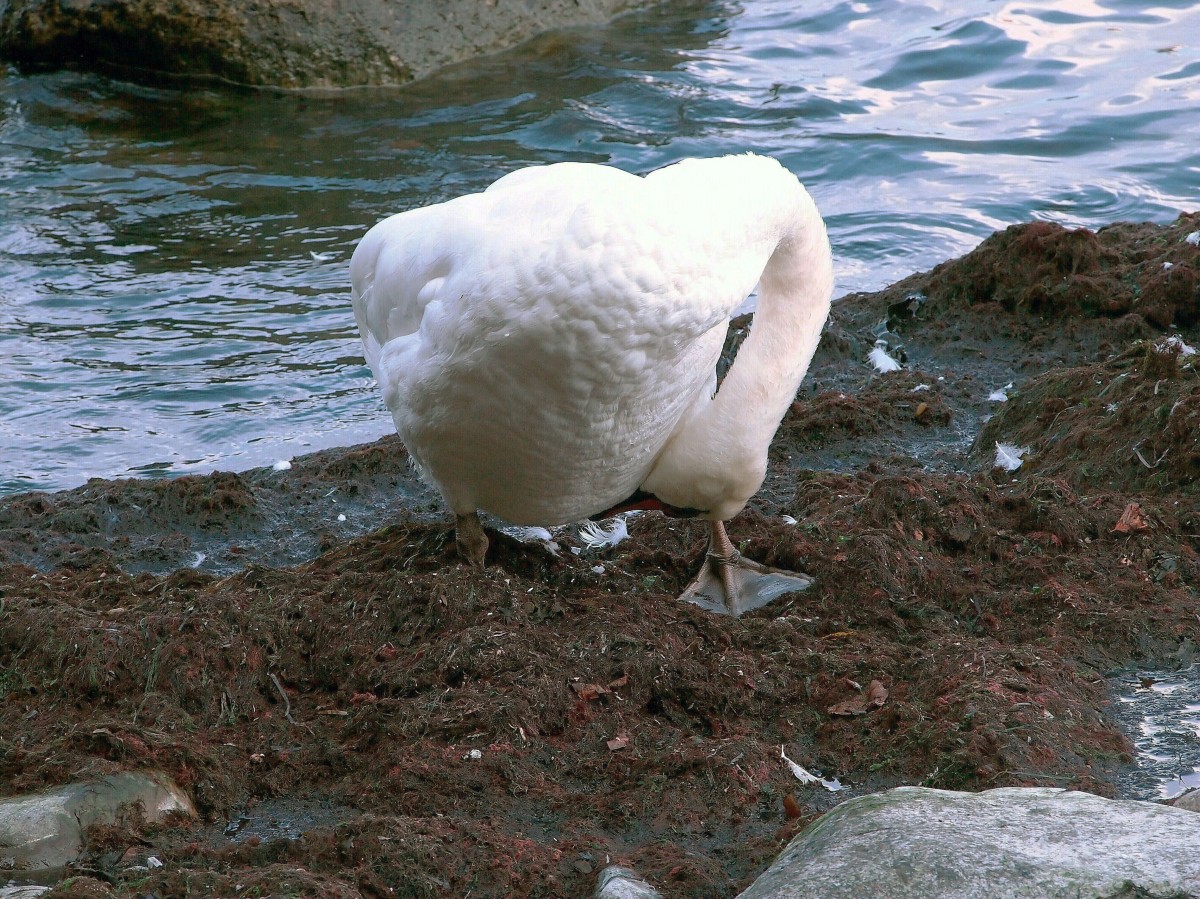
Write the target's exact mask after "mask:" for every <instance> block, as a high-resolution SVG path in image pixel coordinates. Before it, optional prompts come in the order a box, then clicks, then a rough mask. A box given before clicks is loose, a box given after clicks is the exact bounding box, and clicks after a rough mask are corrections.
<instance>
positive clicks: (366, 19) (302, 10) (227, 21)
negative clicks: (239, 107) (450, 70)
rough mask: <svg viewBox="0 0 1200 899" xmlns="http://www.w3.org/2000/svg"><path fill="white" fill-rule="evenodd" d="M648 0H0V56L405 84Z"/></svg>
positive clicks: (278, 78)
mask: <svg viewBox="0 0 1200 899" xmlns="http://www.w3.org/2000/svg"><path fill="white" fill-rule="evenodd" d="M639 2H640V3H641V4H642V5H644V4H645V2H646V0H490V2H489V0H340V2H337V3H330V2H329V0H7V2H5V0H0V58H7V59H9V60H12V61H14V62H16V63H18V64H20V65H23V66H29V67H37V68H63V67H76V68H85V69H96V70H102V71H115V72H117V73H119V74H123V75H124V76H126V77H132V78H135V79H137V78H139V77H141V78H143V79H145V78H154V79H159V78H161V77H162V76H163V75H169V76H182V77H188V78H199V79H212V80H217V81H227V82H232V83H236V84H249V85H261V86H274V87H283V88H339V87H352V86H360V85H385V84H403V83H405V82H407V81H411V80H413V79H414V78H421V77H424V76H426V75H428V74H430V73H431V72H433V71H434V70H436V69H438V68H441V67H442V66H445V65H448V64H450V63H454V62H459V61H462V60H465V59H470V58H472V57H476V56H480V55H482V54H486V53H493V52H496V51H498V50H503V49H505V48H508V47H513V46H515V45H517V44H519V43H521V42H522V41H525V40H528V39H529V38H531V37H533V36H534V35H536V34H538V33H540V32H543V31H548V30H550V29H552V28H562V27H566V26H571V25H583V24H589V23H600V22H604V21H607V20H608V19H610V18H612V17H613V16H614V15H616V14H617V13H619V12H622V11H624V10H626V9H629V8H631V7H633V6H635V5H639Z"/></svg>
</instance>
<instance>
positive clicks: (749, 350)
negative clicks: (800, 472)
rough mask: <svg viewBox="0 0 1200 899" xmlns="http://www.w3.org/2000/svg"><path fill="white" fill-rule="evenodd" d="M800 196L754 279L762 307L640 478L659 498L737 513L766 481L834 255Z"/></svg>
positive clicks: (820, 321) (816, 334)
mask: <svg viewBox="0 0 1200 899" xmlns="http://www.w3.org/2000/svg"><path fill="white" fill-rule="evenodd" d="M800 193H801V195H802V196H801V197H800V198H799V199H798V200H797V201H796V202H795V204H794V205H792V207H791V209H790V210H789V213H788V215H787V216H785V217H784V220H783V222H782V223H781V224H782V227H781V229H780V231H781V234H780V237H779V240H778V243H777V244H776V245H775V248H774V250H773V252H772V253H771V256H770V259H769V260H768V262H767V265H766V267H765V268H764V269H763V273H762V276H761V278H760V280H759V297H758V308H757V310H756V312H755V314H754V321H753V324H752V325H751V328H750V335H749V336H748V337H747V338H746V341H745V343H743V344H742V346H741V348H740V350H739V351H738V355H737V358H736V359H735V360H734V364H733V366H732V367H731V368H730V370H729V373H728V375H727V376H726V377H725V380H724V382H723V383H722V384H721V387H720V390H719V391H718V392H717V394H716V396H715V397H713V398H711V399H709V398H708V397H703V398H701V399H700V400H699V401H698V402H697V404H696V406H695V407H694V409H693V411H692V414H691V415H690V416H689V417H688V418H687V420H686V421H685V422H683V423H682V425H681V427H680V429H679V430H678V431H677V432H676V433H675V434H674V435H673V437H672V439H671V441H670V443H668V445H667V447H666V448H665V449H664V452H663V453H662V455H661V456H660V457H659V459H658V461H657V463H656V465H655V468H654V470H653V471H652V472H651V474H650V477H649V478H647V480H646V482H645V484H644V488H645V489H646V490H648V491H649V492H651V493H653V494H655V495H656V496H658V497H659V498H660V499H662V500H663V501H664V502H667V503H670V504H671V505H674V506H679V507H682V508H692V509H700V510H703V511H704V512H705V513H706V514H705V517H706V518H711V519H715V520H725V519H727V518H731V517H733V516H734V515H736V514H737V513H738V512H739V511H741V509H742V507H743V506H745V504H746V502H747V500H749V498H750V497H751V496H753V495H754V493H756V492H757V491H758V488H759V487H761V486H762V481H763V478H764V476H765V474H766V464H767V450H768V448H769V446H770V443H771V439H772V438H773V437H774V435H775V431H776V430H777V429H778V427H779V422H780V421H781V420H782V418H783V416H784V414H785V413H786V412H787V410H788V408H789V406H790V405H791V403H792V401H793V399H794V398H795V396H796V391H797V390H798V389H799V387H800V382H801V381H802V380H803V378H804V374H805V372H806V371H807V370H808V366H809V363H810V362H811V361H812V357H813V353H814V352H815V351H816V348H817V343H818V341H819V340H820V338H821V328H822V326H823V325H824V323H825V319H826V318H827V317H828V315H829V306H830V300H831V298H832V294H833V259H832V254H831V251H830V247H829V238H828V237H827V235H826V233H825V225H824V222H823V221H822V220H821V217H820V215H819V214H818V212H817V209H816V206H815V204H814V203H813V201H812V199H811V198H810V197H809V196H808V194H807V193H806V192H804V191H803V190H802V189H801V191H800Z"/></svg>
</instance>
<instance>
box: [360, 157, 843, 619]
mask: <svg viewBox="0 0 1200 899" xmlns="http://www.w3.org/2000/svg"><path fill="white" fill-rule="evenodd" d="M350 271H351V278H352V281H353V303H354V314H355V318H356V319H357V321H358V326H359V330H360V331H361V333H362V339H363V345H364V347H365V349H366V358H367V362H368V364H369V365H370V366H371V370H372V371H373V372H374V373H375V377H376V379H377V380H378V382H379V385H380V387H381V388H382V390H383V398H384V402H385V403H386V405H387V407H388V409H390V410H391V413H392V417H393V419H394V421H395V424H396V430H397V432H399V434H400V437H401V439H402V440H403V441H404V445H405V446H406V447H407V448H408V450H409V453H410V454H411V455H412V458H413V461H414V462H415V464H416V465H417V467H418V469H419V470H420V472H421V473H422V474H423V475H424V476H425V477H426V478H427V479H428V480H429V481H431V482H432V483H433V484H434V485H435V486H436V487H437V488H438V489H439V490H440V491H441V493H442V495H443V496H444V497H445V499H446V502H447V504H448V505H449V506H450V508H451V509H452V510H453V511H454V512H455V514H456V515H457V516H458V519H457V542H458V548H459V552H460V554H462V555H463V556H464V557H465V558H467V559H468V560H469V561H471V562H473V563H474V564H477V565H482V564H483V558H484V554H485V552H486V551H487V547H488V540H487V537H486V535H485V534H484V532H483V528H482V526H481V525H480V523H479V519H478V516H477V510H479V509H482V510H486V511H488V512H491V513H493V514H495V515H498V516H499V517H501V518H504V519H507V520H508V521H510V522H512V523H513V524H524V525H554V524H564V523H567V522H572V521H578V520H580V519H583V518H587V517H589V516H591V517H595V516H598V515H600V514H603V513H605V512H611V511H613V510H616V509H625V508H637V507H641V508H660V509H663V510H664V511H666V512H667V513H668V514H679V515H698V516H699V517H701V518H705V519H708V520H709V521H710V522H711V525H710V529H711V530H710V538H711V540H710V548H709V563H708V564H706V565H704V566H702V572H701V574H700V575H699V576H698V577H697V579H696V580H695V581H693V583H692V584H691V585H690V586H689V588H688V590H687V591H686V592H685V595H684V596H685V598H688V599H690V600H692V601H696V602H699V603H700V604H701V605H705V606H707V607H710V608H713V609H714V610H716V611H724V612H728V613H732V614H740V613H741V612H742V611H744V610H745V609H746V608H753V607H757V606H759V605H762V604H763V603H764V602H766V601H769V600H770V599H772V598H774V597H775V596H778V595H780V594H781V593H785V592H790V591H791V590H796V589H802V588H803V587H804V586H807V585H808V583H809V581H808V579H807V578H805V577H803V576H801V575H792V574H790V573H787V572H776V571H774V570H772V569H766V568H764V567H763V566H761V565H756V564H755V563H752V562H749V561H747V560H745V559H743V558H742V557H741V556H740V555H738V553H737V551H736V550H735V549H734V548H733V546H732V544H731V543H730V542H729V539H728V537H727V536H726V534H725V529H724V526H723V524H722V522H723V521H725V520H726V519H728V518H731V517H732V516H734V515H736V514H737V513H738V512H739V511H740V510H741V509H742V508H743V507H744V506H745V504H746V502H747V501H748V500H749V498H750V497H751V496H752V495H753V494H754V493H755V492H756V491H757V490H758V488H759V487H760V486H761V485H762V481H763V478H764V476H765V473H766V466H767V448H768V446H769V444H770V442H771V438H772V437H773V436H774V433H775V430H776V429H777V428H778V426H779V422H780V420H781V419H782V417H783V415H784V413H785V412H786V410H787V408H788V406H789V405H790V404H791V402H792V400H793V398H794V396H795V393H796V390H797V388H798V387H799V385H800V381H801V379H802V378H803V377H804V373H805V371H806V370H807V368H808V364H809V362H810V360H811V359H812V355H813V352H814V351H815V349H816V346H817V341H818V340H819V338H820V333H821V328H822V325H823V324H824V322H825V319H826V317H827V316H828V313H829V305H830V298H831V296H832V291H833V263H832V256H831V252H830V247H829V239H828V237H827V236H826V233H825V225H824V222H823V221H822V219H821V216H820V214H819V213H818V212H817V208H816V205H815V204H814V203H813V201H812V199H811V198H810V197H809V195H808V193H807V192H806V191H805V190H804V188H803V187H802V186H801V185H800V183H799V182H798V181H797V180H796V178H795V177H794V176H793V175H791V174H790V173H789V172H788V171H787V170H786V169H784V168H783V167H782V166H781V165H780V164H779V163H778V162H776V161H775V160H773V159H769V158H765V157H761V156H754V155H749V154H748V155H741V156H726V157H722V158H719V159H691V160H685V161H683V162H679V163H676V164H674V165H671V166H668V167H666V168H664V169H661V170H659V171H656V172H653V173H651V174H649V175H647V176H645V177H644V178H642V177H637V176H635V175H630V174H627V173H625V172H622V171H619V170H617V169H614V168H609V167H607V166H601V165H590V164H581V163H560V164H556V165H548V166H538V167H532V168H526V169H521V170H519V171H516V172H513V173H511V174H509V175H506V176H504V177H503V178H501V179H499V180H498V181H496V182H495V183H494V184H492V185H491V187H489V188H488V189H487V190H485V191H484V192H483V193H478V194H470V195H468V196H463V197H459V198H457V199H454V200H450V201H449V202H446V203H440V204H438V205H435V206H429V207H426V208H423V209H415V210H412V211H410V212H403V213H400V214H398V215H394V216H392V217H391V218H388V219H386V220H384V221H383V222H380V223H379V224H378V225H376V226H375V227H374V228H372V229H371V230H370V231H369V232H368V233H367V235H366V236H365V237H364V238H363V239H362V241H361V243H360V244H359V245H358V248H357V250H356V251H355V253H354V258H353V260H352V262H351V265H350ZM756 284H758V286H759V299H758V310H757V313H756V315H755V318H754V324H753V327H752V330H751V334H750V336H749V337H748V338H747V340H746V342H745V343H744V345H743V346H742V348H741V350H740V352H739V354H738V356H737V359H736V360H735V362H734V365H733V367H732V368H731V369H730V371H729V373H728V376H727V377H726V378H725V380H724V381H723V383H722V385H721V388H720V391H719V392H717V387H716V375H715V365H716V362H717V358H718V356H719V355H720V352H721V349H722V346H723V343H724V340H725V333H726V327H727V323H728V320H729V317H730V315H731V314H732V312H733V311H734V310H735V309H736V308H737V307H738V306H739V305H740V304H741V303H742V301H743V300H744V299H745V298H746V296H747V295H748V294H749V293H750V292H751V291H752V290H753V289H754V287H755V285H756Z"/></svg>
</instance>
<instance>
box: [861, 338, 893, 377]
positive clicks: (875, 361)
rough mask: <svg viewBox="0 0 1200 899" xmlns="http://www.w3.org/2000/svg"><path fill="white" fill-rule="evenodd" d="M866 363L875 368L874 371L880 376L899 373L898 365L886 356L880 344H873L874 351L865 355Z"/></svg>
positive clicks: (886, 353) (885, 351) (882, 345)
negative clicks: (892, 372) (894, 372)
mask: <svg viewBox="0 0 1200 899" xmlns="http://www.w3.org/2000/svg"><path fill="white" fill-rule="evenodd" d="M867 361H869V362H870V363H871V364H872V365H873V366H875V371H877V372H879V373H880V374H881V375H886V374H887V373H888V372H890V371H899V370H900V368H901V365H900V363H899V362H897V361H896V360H895V359H893V358H892V357H891V356H889V355H888V351H887V350H886V349H885V348H884V344H883V343H882V342H880V343H877V344H875V349H873V350H871V352H870V353H868V354H867Z"/></svg>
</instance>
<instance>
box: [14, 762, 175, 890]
mask: <svg viewBox="0 0 1200 899" xmlns="http://www.w3.org/2000/svg"><path fill="white" fill-rule="evenodd" d="M139 804H140V805H141V807H142V813H143V815H144V816H145V818H146V820H147V821H161V820H162V819H163V818H165V817H166V816H167V815H168V814H169V813H171V812H182V813H183V814H186V815H195V814H196V810H195V808H193V806H192V802H191V800H190V799H188V797H187V795H186V794H185V793H184V792H183V791H182V790H181V789H179V787H177V786H176V785H175V784H174V783H173V782H171V780H170V779H169V778H167V777H166V776H164V775H160V774H150V773H145V772H126V773H122V774H113V775H110V776H109V777H105V778H103V779H102V780H99V781H96V782H95V783H88V784H68V785H67V786H65V787H62V788H60V789H58V790H55V791H53V792H50V793H39V794H37V795H33V796H17V797H13V798H10V799H3V800H0V859H2V860H3V861H2V862H0V866H2V867H5V868H13V869H16V870H18V871H21V870H34V869H39V868H61V867H63V866H64V865H67V864H69V863H70V862H72V861H74V860H75V859H76V858H78V857H79V854H80V853H81V852H82V851H83V833H84V831H86V830H87V828H89V827H91V826H93V825H95V824H111V823H114V822H115V821H116V820H117V818H118V815H119V814H120V812H121V809H122V808H125V807H128V806H134V805H139Z"/></svg>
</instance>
